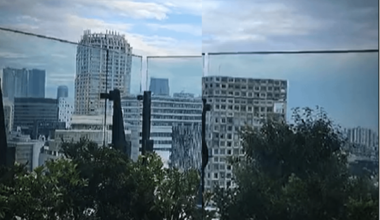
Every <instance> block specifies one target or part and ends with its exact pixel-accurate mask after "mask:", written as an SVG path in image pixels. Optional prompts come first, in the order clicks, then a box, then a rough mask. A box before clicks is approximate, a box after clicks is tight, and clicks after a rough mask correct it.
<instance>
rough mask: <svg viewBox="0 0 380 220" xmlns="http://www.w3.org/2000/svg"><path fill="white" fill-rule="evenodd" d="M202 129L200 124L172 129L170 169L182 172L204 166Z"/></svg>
mask: <svg viewBox="0 0 380 220" xmlns="http://www.w3.org/2000/svg"><path fill="white" fill-rule="evenodd" d="M201 134H202V127H201V124H200V123H196V124H193V125H188V126H182V125H180V126H178V125H176V126H173V127H172V151H171V154H170V158H169V159H170V160H169V161H170V164H169V165H170V167H173V168H178V169H180V170H189V169H200V167H201V164H202V155H201V152H202V137H201Z"/></svg>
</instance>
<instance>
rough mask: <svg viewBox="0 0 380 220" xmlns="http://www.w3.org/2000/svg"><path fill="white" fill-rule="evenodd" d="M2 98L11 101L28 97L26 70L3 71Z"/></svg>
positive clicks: (9, 69) (11, 69)
mask: <svg viewBox="0 0 380 220" xmlns="http://www.w3.org/2000/svg"><path fill="white" fill-rule="evenodd" d="M2 83H3V85H2V88H3V97H6V98H8V99H9V100H12V101H13V99H14V98H15V97H22V98H24V97H27V96H28V87H27V85H28V70H27V69H14V68H8V67H7V68H5V69H3V80H2Z"/></svg>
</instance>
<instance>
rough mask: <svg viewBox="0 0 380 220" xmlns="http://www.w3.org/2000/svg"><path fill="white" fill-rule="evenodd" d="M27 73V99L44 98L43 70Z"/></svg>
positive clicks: (33, 70)
mask: <svg viewBox="0 0 380 220" xmlns="http://www.w3.org/2000/svg"><path fill="white" fill-rule="evenodd" d="M28 73H29V74H28V97H30V98H45V81H46V72H45V70H38V69H31V70H29V71H28Z"/></svg>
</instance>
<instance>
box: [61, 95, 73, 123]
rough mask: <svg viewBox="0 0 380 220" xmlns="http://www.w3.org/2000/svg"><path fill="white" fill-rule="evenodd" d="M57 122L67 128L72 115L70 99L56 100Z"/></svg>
mask: <svg viewBox="0 0 380 220" xmlns="http://www.w3.org/2000/svg"><path fill="white" fill-rule="evenodd" d="M58 109H59V110H58V121H60V122H64V123H65V127H66V128H69V127H70V124H71V116H72V115H73V113H74V105H73V102H72V100H71V99H69V98H66V97H60V98H58Z"/></svg>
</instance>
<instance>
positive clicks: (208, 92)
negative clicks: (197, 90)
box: [203, 89, 286, 99]
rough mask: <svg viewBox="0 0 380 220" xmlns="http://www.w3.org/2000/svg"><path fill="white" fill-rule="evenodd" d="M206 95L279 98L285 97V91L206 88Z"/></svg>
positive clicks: (204, 92)
mask: <svg viewBox="0 0 380 220" xmlns="http://www.w3.org/2000/svg"><path fill="white" fill-rule="evenodd" d="M203 94H204V95H221V96H237V97H249V98H256V99H264V98H269V99H273V98H274V99H279V98H285V97H286V95H285V93H269V92H268V93H252V92H239V91H223V90H210V89H208V90H205V91H203Z"/></svg>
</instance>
